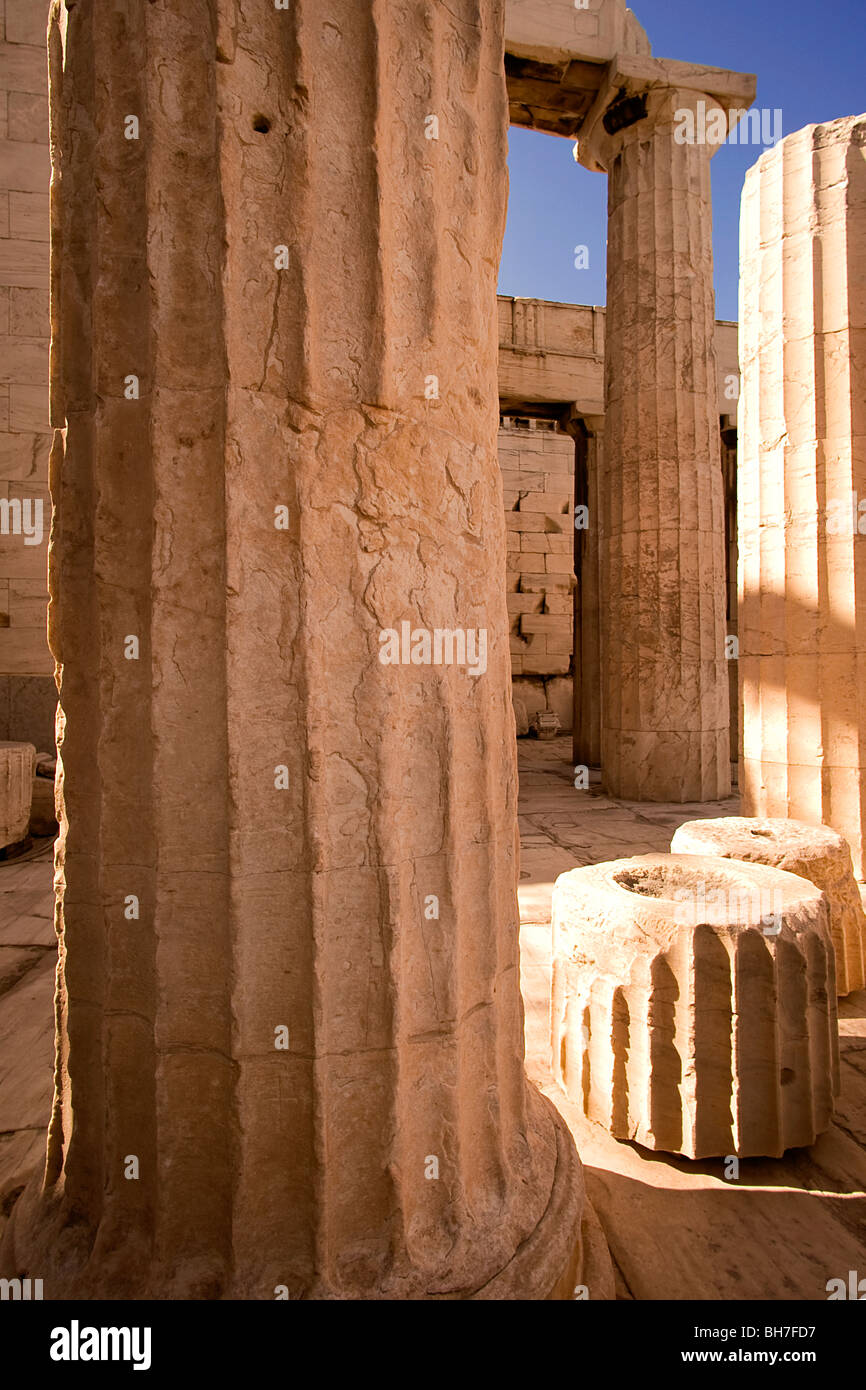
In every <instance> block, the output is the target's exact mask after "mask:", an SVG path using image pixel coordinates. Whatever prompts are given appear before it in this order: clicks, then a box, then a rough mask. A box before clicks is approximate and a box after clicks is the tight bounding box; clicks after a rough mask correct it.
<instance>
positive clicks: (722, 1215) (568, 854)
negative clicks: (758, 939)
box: [0, 738, 866, 1300]
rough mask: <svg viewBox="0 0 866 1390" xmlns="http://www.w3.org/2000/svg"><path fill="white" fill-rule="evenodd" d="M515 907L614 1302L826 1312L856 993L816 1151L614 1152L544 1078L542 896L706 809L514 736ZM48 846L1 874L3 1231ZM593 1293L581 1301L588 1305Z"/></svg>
mask: <svg viewBox="0 0 866 1390" xmlns="http://www.w3.org/2000/svg"><path fill="white" fill-rule="evenodd" d="M519 757H520V768H521V774H520V828H521V839H522V844H523V851H522V868H521V887H520V906H521V924H522V925H521V949H522V971H523V989H524V998H525V1001H526V1039H527V1069H528V1071H529V1074H530V1076H531V1077H532V1079H533V1080H534V1081H535V1082H536V1083H537V1084H538V1085H539V1086H541V1087H542V1089H544V1090H545V1091H546V1092H547V1093H548V1094H549V1095H551V1096H552V1097H553V1098H554V1100H555V1103H556V1105H557V1106H558V1107H559V1109H560V1110H561V1111H562V1113H563V1114H564V1115H565V1118H566V1120H567V1121H568V1123H569V1125H570V1126H571V1128H572V1131H573V1133H574V1136H575V1139H576V1141H577V1146H578V1149H579V1150H580V1154H581V1158H582V1159H583V1163H584V1168H585V1173H586V1181H587V1187H588V1190H589V1194H590V1197H591V1199H592V1202H593V1204H594V1206H595V1209H596V1212H597V1213H598V1216H599V1218H600V1219H601V1223H602V1225H603V1227H604V1230H605V1234H606V1236H607V1239H608V1244H609V1246H610V1250H611V1254H612V1257H613V1261H614V1269H615V1275H616V1281H617V1292H618V1296H619V1297H620V1298H625V1299H628V1298H636V1299H690V1298H699V1299H734V1298H746V1299H754V1298H769V1299H787V1298H794V1299H821V1300H823V1299H825V1298H826V1291H825V1290H826V1283H827V1280H828V1279H830V1278H836V1277H842V1278H847V1275H848V1271H849V1270H852V1269H853V1270H858V1271H859V1274H860V1277H866V992H864V993H861V994H858V995H853V996H851V997H850V998H849V999H848V1000H846V1001H844V1002H842V1003H841V1005H840V1014H841V1023H840V1027H841V1035H842V1055H843V1068H842V1070H843V1092H842V1097H841V1101H840V1105H839V1113H838V1117H837V1121H836V1124H835V1125H834V1127H833V1128H832V1129H831V1130H830V1131H829V1132H828V1133H827V1134H825V1135H823V1136H822V1137H821V1139H820V1140H819V1141H818V1143H817V1144H815V1145H814V1147H813V1148H811V1149H805V1150H798V1151H792V1152H791V1153H789V1154H787V1155H786V1157H785V1158H784V1159H782V1160H756V1159H753V1160H745V1161H744V1162H743V1163H741V1165H740V1176H739V1180H738V1181H736V1182H729V1181H726V1180H725V1178H724V1176H723V1166H724V1165H723V1164H722V1162H721V1161H718V1162H704V1163H693V1162H690V1161H689V1160H686V1159H677V1158H669V1157H665V1156H664V1155H661V1154H653V1153H650V1152H648V1151H647V1150H644V1149H641V1148H639V1147H638V1146H637V1145H636V1144H625V1143H618V1142H617V1141H616V1140H614V1139H611V1138H610V1136H609V1135H608V1134H607V1133H606V1132H605V1131H604V1130H603V1129H601V1128H600V1127H599V1126H598V1125H595V1124H593V1123H592V1122H591V1121H588V1120H586V1119H585V1118H584V1117H583V1116H582V1115H581V1114H580V1113H579V1111H577V1110H576V1109H575V1107H573V1106H571V1105H569V1103H568V1101H567V1100H566V1099H565V1097H564V1096H563V1095H562V1093H561V1092H560V1091H559V1090H558V1089H557V1088H556V1087H555V1086H554V1084H553V1082H552V1080H551V1077H550V1073H549V1071H548V1065H547V1035H548V1019H547V1008H548V993H549V984H550V951H549V941H550V895H551V891H552V888H553V883H554V880H555V878H556V876H557V875H558V874H560V873H563V872H564V871H565V870H567V869H571V868H574V867H575V866H576V865H578V864H591V863H595V862H598V861H601V860H605V859H614V858H618V857H620V856H622V855H625V854H645V853H650V852H651V851H654V850H666V849H667V848H668V845H669V842H670V838H671V835H672V834H673V831H674V830H675V828H676V827H677V826H678V825H679V824H680V823H681V822H682V821H683V820H687V819H689V818H691V817H695V816H707V815H730V814H734V813H735V812H736V810H737V802H736V800H735V799H732V800H729V801H726V802H719V803H717V804H716V805H714V806H712V807H708V806H707V805H706V804H703V805H700V806H664V805H658V806H655V805H653V806H649V805H646V804H636V803H631V802H623V801H613V800H611V799H610V798H609V797H606V796H604V795H602V793H601V790H600V788H599V787H598V786H594V785H591V786H590V788H589V790H588V791H576V790H575V788H574V786H573V782H572V763H571V747H570V740H568V739H564V738H560V739H557V740H555V741H554V742H552V743H543V742H537V741H535V740H529V739H522V740H521V741H520V745H519ZM51 885H52V845H51V842H50V841H41V842H37V843H36V845H35V846H34V848H33V849H32V850H31V851H30V852H29V853H28V854H27V855H25V856H23V857H21V858H19V859H17V860H13V861H10V862H0V1228H2V1223H3V1220H4V1219H5V1215H6V1213H7V1212H8V1210H9V1207H10V1206H11V1204H12V1202H13V1201H14V1198H15V1196H16V1195H17V1192H18V1190H19V1189H20V1186H21V1183H22V1181H23V1177H24V1175H25V1173H26V1172H27V1170H28V1168H30V1167H32V1166H33V1165H34V1164H35V1163H37V1162H38V1161H39V1160H40V1158H41V1153H42V1150H43V1146H44V1127H45V1121H46V1117H47V1115H48V1110H49V1106H50V1099H51V1089H52V1066H53V1045H52V1028H53V1018H52V996H53V990H54V963H55V950H54V945H55V939H54V930H53V925H52V899H53V894H52V886H51ZM591 1292H592V1291H591V1290H590V1295H591Z"/></svg>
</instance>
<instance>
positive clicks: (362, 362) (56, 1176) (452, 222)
mask: <svg viewBox="0 0 866 1390" xmlns="http://www.w3.org/2000/svg"><path fill="white" fill-rule="evenodd" d="M502 8H503V7H502V4H501V3H499V0H466V3H463V4H462V5H461V6H460V7H459V11H460V13H459V14H458V13H457V12H456V10H455V11H453V12H452V7H445V6H438V5H437V6H430V5H429V4H428V3H426V0H376V3H367V0H364V3H360V2H359V0H327V3H324V4H323V3H322V0H293V3H292V4H291V6H290V7H289V8H288V9H277V8H276V7H275V6H274V5H273V4H271V3H263V4H260V5H257V6H254V7H252V8H250V7H247V6H244V7H241V6H240V4H238V3H235V2H234V0H158V3H155V4H145V5H142V4H140V3H139V0H106V3H103V0H99V3H98V4H97V3H96V0H78V2H77V3H76V4H75V5H74V6H73V5H72V4H71V3H70V4H68V5H66V4H65V3H60V2H59V0H55V5H54V10H53V19H52V29H51V35H50V45H51V55H52V60H51V83H52V94H53V97H52V100H53V114H52V138H53V142H54V148H53V160H54V178H53V206H54V247H53V310H52V314H53V334H54V337H53V351H52V360H53V368H54V379H53V387H52V392H53V394H52V410H53V420H54V425H55V427H56V431H57V432H56V437H55V445H54V452H53V460H52V480H51V485H52V491H53V496H54V499H55V505H56V514H55V517H54V525H53V532H52V542H51V617H50V636H51V645H52V650H53V652H54V654H55V657H56V659H57V662H58V678H59V686H60V702H61V706H62V734H61V744H60V758H61V762H62V771H61V788H62V821H61V836H60V847H59V853H58V883H59V906H58V931H59V935H60V966H59V976H58V978H59V989H58V1000H57V1030H58V1032H57V1036H58V1053H57V1084H56V1100H55V1107H54V1114H53V1118H52V1121H51V1127H50V1136H49V1145H48V1155H47V1167H46V1173H45V1178H44V1183H43V1184H42V1185H41V1186H40V1185H38V1184H37V1185H36V1186H34V1187H32V1188H31V1189H29V1190H28V1191H27V1192H26V1193H25V1195H24V1197H22V1198H21V1200H20V1202H19V1203H18V1205H17V1206H16V1208H15V1210H14V1212H13V1218H12V1222H11V1225H10V1229H9V1238H8V1240H7V1244H6V1247H5V1254H4V1259H5V1264H6V1267H14V1268H16V1269H18V1268H24V1267H26V1268H28V1269H32V1270H33V1271H34V1273H36V1274H38V1275H39V1276H40V1277H42V1278H43V1279H44V1281H45V1297H46V1298H51V1297H57V1296H73V1297H76V1296H77V1297H94V1296H106V1295H109V1296H114V1297H158V1298H218V1297H235V1298H273V1297H274V1296H275V1290H277V1289H278V1288H284V1289H286V1290H287V1291H288V1296H290V1297H293V1298H299V1297H311V1298H344V1297H345V1298H349V1297H351V1298H356V1297H357V1298H383V1297H396V1298H424V1297H429V1298H439V1297H443V1298H463V1297H481V1298H512V1297H525V1298H544V1297H548V1296H551V1295H552V1294H558V1293H563V1294H565V1296H569V1295H570V1292H571V1290H572V1289H573V1286H574V1281H575V1279H576V1277H577V1275H578V1272H579V1254H580V1252H579V1235H580V1222H581V1219H582V1203H583V1196H582V1179H581V1175H580V1168H579V1163H578V1160H577V1156H576V1154H575V1152H574V1147H573V1144H572V1142H571V1139H570V1136H569V1135H568V1132H567V1130H566V1129H565V1126H564V1124H563V1123H562V1121H561V1120H560V1119H559V1117H558V1115H557V1114H556V1112H555V1111H554V1109H553V1107H552V1106H550V1105H549V1103H548V1102H547V1101H545V1100H543V1099H542V1098H541V1096H540V1095H539V1093H538V1092H537V1091H536V1090H535V1089H534V1088H532V1087H530V1086H529V1085H528V1083H527V1081H526V1079H525V1076H524V1071H523V1034H522V1027H523V1008H522V1002H521V996H520V988H519V979H518V916H517V899H516V880H517V843H518V842H517V833H516V771H515V754H514V746H513V716H512V711H511V702H510V675H509V672H510V662H509V651H508V621H507V617H506V604H505V532H504V525H503V516H502V509H501V501H500V496H499V477H498V467H497V461H496V439H497V422H498V416H497V325H496V274H497V267H498V260H499V250H500V244H501V236H502V231H503V223H504V214H505V194H506V175H505V167H506V165H505V161H506V126H507V105H506V93H505V81H504V65H503V38H502ZM131 114H132V115H135V116H137V118H138V121H139V126H140V128H139V132H138V136H137V138H127V137H126V135H125V130H127V129H129V127H128V125H127V118H128V117H129V116H130V115H131ZM431 117H434V118H435V121H436V123H437V125H434V124H433V123H432V122H431V119H430V118H431ZM434 132H435V133H434ZM130 376H134V377H136V378H137V381H138V386H137V395H133V396H130V391H131V390H132V387H131V386H130V383H129V378H130ZM404 621H405V622H408V623H410V624H411V626H412V628H413V629H415V628H418V629H426V630H430V629H437V628H441V629H452V630H458V629H459V630H464V631H466V632H473V631H474V632H481V631H482V630H484V631H485V632H486V633H487V637H488V645H487V652H486V663H485V670H484V671H483V673H481V674H478V675H476V676H472V675H470V674H469V673H468V670H467V669H466V667H465V666H463V667H460V666H458V665H456V664H451V665H447V664H440V665H423V664H422V665H419V664H409V665H384V664H383V663H382V661H381V660H380V659H379V658H380V652H381V650H382V649H381V645H380V634H381V633H382V632H383V631H385V630H388V629H397V630H399V629H400V628H401V623H402V622H404ZM130 638H135V639H136V643H133V644H130ZM479 640H480V639H479ZM131 652H132V653H134V654H133V655H130V653H131ZM131 899H134V900H135V903H136V904H137V912H138V915H137V917H136V918H135V920H130V919H129V910H130V901H131ZM130 1156H131V1157H134V1158H135V1159H136V1160H137V1169H138V1172H137V1175H136V1176H135V1177H134V1178H133V1179H132V1180H131V1179H130V1176H129V1172H128V1169H129V1166H130V1164H129V1160H130Z"/></svg>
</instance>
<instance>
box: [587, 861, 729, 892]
mask: <svg viewBox="0 0 866 1390" xmlns="http://www.w3.org/2000/svg"><path fill="white" fill-rule="evenodd" d="M613 881H614V883H618V884H619V886H620V888H624V889H625V890H626V892H628V893H639V894H640V896H641V897H643V898H673V897H675V895H677V894H681V893H682V892H683V890H687V891H688V892H690V893H696V892H703V893H704V894H705V895H707V896H709V894H710V893H715V892H723V893H724V892H728V891H730V888H731V882H732V880H731V879H730V878H728V877H726V875H724V874H712V873H710V874H708V873H707V872H706V871H705V870H701V869H687V868H686V867H685V866H684V865H682V864H658V865H654V866H653V867H652V868H636V869H620V871H619V873H618V874H614V876H613Z"/></svg>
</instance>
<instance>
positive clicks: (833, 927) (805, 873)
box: [671, 816, 866, 996]
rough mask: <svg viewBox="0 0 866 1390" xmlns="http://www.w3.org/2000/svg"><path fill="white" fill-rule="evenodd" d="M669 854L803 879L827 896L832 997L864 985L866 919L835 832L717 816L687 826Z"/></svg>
mask: <svg viewBox="0 0 866 1390" xmlns="http://www.w3.org/2000/svg"><path fill="white" fill-rule="evenodd" d="M671 854H704V855H706V854H715V855H721V856H722V858H724V859H744V860H748V861H749V862H751V863H754V864H771V865H772V866H773V867H775V868H777V869H784V870H785V871H786V872H787V873H789V874H799V875H800V877H801V878H807V879H808V880H809V882H810V883H814V884H815V887H816V888H820V889H821V890H822V891H823V892H824V893H826V895H827V902H828V904H829V907H830V936H831V938H832V941H833V949H834V951H835V953H836V993H837V994H839V995H840V996H841V995H845V994H851V993H853V992H854V990H858V989H862V988H863V986H864V985H866V914H864V912H863V904H862V902H861V899H860V892H859V889H858V887H857V884H856V882H855V879H854V873H853V871H852V868H851V849H850V846H849V845H848V842H847V840H845V839H844V838H843V837H842V836H841V835H839V834H837V832H836V831H835V830H831V829H830V827H829V826H827V825H803V824H801V822H799V821H794V820H772V819H770V820H767V819H749V818H748V817H746V816H719V817H718V818H716V819H714V820H692V821H686V823H685V824H684V825H681V826H680V827H679V829H678V830H677V831H676V833H675V834H674V837H673V839H672V840H671Z"/></svg>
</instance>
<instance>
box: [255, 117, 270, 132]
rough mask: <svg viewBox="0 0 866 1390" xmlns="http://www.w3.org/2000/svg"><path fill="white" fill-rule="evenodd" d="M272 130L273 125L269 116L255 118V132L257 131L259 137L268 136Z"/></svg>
mask: <svg viewBox="0 0 866 1390" xmlns="http://www.w3.org/2000/svg"><path fill="white" fill-rule="evenodd" d="M270 128H271V123H270V121H269V120H268V118H267V116H253V130H257V131H258V133H259V135H267V133H268V131H269V130H270Z"/></svg>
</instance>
